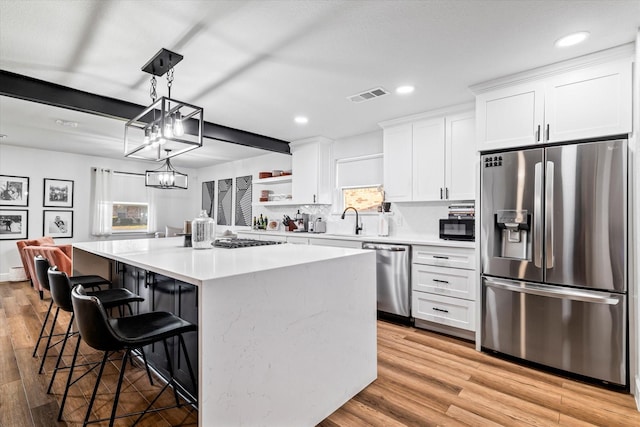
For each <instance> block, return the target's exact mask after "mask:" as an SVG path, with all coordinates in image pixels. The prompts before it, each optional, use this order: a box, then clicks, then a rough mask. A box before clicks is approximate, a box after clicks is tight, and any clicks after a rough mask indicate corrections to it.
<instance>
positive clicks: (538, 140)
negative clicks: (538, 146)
mask: <svg viewBox="0 0 640 427" xmlns="http://www.w3.org/2000/svg"><path fill="white" fill-rule="evenodd" d="M536 142H540V125H538V129H537V130H536Z"/></svg>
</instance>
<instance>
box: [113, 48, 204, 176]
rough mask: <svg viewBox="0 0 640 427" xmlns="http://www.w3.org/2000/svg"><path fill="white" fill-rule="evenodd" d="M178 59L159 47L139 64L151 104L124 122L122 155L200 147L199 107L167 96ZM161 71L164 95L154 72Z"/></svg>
mask: <svg viewBox="0 0 640 427" xmlns="http://www.w3.org/2000/svg"><path fill="white" fill-rule="evenodd" d="M181 60H182V55H180V54H177V53H175V52H171V51H169V50H167V49H160V51H159V52H158V53H157V54H156V55H155V56H154V57H153V58H151V59H150V60H149V62H147V63H146V64H145V65H144V66H143V67H142V71H144V72H146V73H149V74H151V88H150V91H149V96H150V97H151V105H150V106H148V107H147V108H145V109H144V111H142V112H141V113H140V114H138V115H137V116H136V117H134V118H132V119H131V120H129V121H128V122H127V123H126V124H125V126H124V155H125V157H131V158H136V159H143V160H155V161H162V160H167V159H169V158H170V157H174V156H177V155H179V154H182V153H186V152H187V151H190V150H193V149H195V148H199V147H202V131H203V123H204V121H203V110H202V108H201V107H197V106H195V105H192V104H188V103H186V102H182V101H178V100H176V99H172V98H171V86H172V84H173V67H174V66H175V65H176V64H177V63H178V62H180V61H181ZM165 73H166V74H167V89H168V96H166V97H165V96H162V97H160V98H158V97H157V93H156V84H157V82H156V76H159V77H160V76H163V75H164V74H165ZM163 188H164V187H163Z"/></svg>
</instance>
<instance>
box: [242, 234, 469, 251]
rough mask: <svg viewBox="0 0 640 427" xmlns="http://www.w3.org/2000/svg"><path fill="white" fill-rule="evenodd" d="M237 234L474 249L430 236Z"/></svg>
mask: <svg viewBox="0 0 640 427" xmlns="http://www.w3.org/2000/svg"><path fill="white" fill-rule="evenodd" d="M237 233H241V234H244V233H248V234H257V235H266V236H296V237H308V238H310V239H332V240H351V241H358V242H376V243H389V244H391V243H398V244H405V245H429V246H446V247H450V248H470V249H475V247H476V242H463V241H456V240H443V239H440V238H438V237H432V236H420V237H413V236H389V237H380V236H366V235H358V236H356V235H353V234H329V233H304V232H295V231H266V230H238V231H237Z"/></svg>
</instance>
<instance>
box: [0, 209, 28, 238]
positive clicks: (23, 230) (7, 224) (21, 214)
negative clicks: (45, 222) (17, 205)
mask: <svg viewBox="0 0 640 427" xmlns="http://www.w3.org/2000/svg"><path fill="white" fill-rule="evenodd" d="M28 228H29V211H27V210H0V240H20V239H26V238H27V235H28V234H29V232H28Z"/></svg>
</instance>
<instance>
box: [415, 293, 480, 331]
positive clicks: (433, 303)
mask: <svg viewBox="0 0 640 427" xmlns="http://www.w3.org/2000/svg"><path fill="white" fill-rule="evenodd" d="M411 304H412V307H413V317H415V318H416V319H423V320H427V321H430V322H435V323H439V324H441V325H446V326H453V327H455V328H460V329H465V330H467V331H472V332H475V330H476V322H475V319H476V314H475V302H474V301H469V300H464V299H460V298H451V297H443V296H440V295H434V294H428V293H425V292H413V298H412V301H411Z"/></svg>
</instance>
